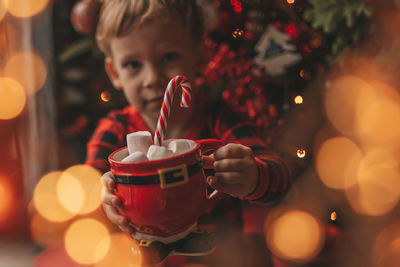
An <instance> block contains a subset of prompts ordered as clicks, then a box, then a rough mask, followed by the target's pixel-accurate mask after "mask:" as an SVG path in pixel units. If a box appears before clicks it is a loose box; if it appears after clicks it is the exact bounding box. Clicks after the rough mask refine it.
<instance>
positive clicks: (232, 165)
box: [214, 159, 245, 172]
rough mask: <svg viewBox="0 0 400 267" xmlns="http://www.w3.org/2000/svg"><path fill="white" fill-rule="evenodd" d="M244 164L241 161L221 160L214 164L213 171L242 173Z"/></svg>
mask: <svg viewBox="0 0 400 267" xmlns="http://www.w3.org/2000/svg"><path fill="white" fill-rule="evenodd" d="M244 163H245V162H244V161H243V159H222V160H218V161H215V162H214V169H215V171H217V172H243V171H245V169H244V168H245V164H244Z"/></svg>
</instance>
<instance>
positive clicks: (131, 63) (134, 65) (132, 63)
mask: <svg viewBox="0 0 400 267" xmlns="http://www.w3.org/2000/svg"><path fill="white" fill-rule="evenodd" d="M140 66H142V64H140V62H139V61H128V62H125V63H124V64H123V67H124V68H130V69H137V68H140Z"/></svg>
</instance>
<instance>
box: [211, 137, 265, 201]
mask: <svg viewBox="0 0 400 267" xmlns="http://www.w3.org/2000/svg"><path fill="white" fill-rule="evenodd" d="M212 156H213V157H214V159H215V162H214V168H215V174H214V176H209V177H207V182H208V184H209V185H210V186H211V187H213V188H214V189H216V190H218V191H221V192H224V193H227V194H230V195H232V196H234V197H244V196H247V195H249V194H250V193H251V192H253V191H254V189H255V188H256V186H257V183H258V175H259V174H258V167H257V163H256V161H255V159H254V154H253V151H252V150H251V149H250V148H248V147H247V146H244V145H240V144H227V145H225V146H223V147H221V148H219V149H217V150H216V151H215V152H214V154H213V155H212Z"/></svg>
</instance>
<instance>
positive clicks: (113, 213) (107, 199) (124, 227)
mask: <svg viewBox="0 0 400 267" xmlns="http://www.w3.org/2000/svg"><path fill="white" fill-rule="evenodd" d="M101 182H102V184H103V189H102V193H101V195H102V202H103V203H102V204H103V210H104V213H105V214H106V215H107V217H108V219H109V220H110V221H111V222H112V223H114V224H116V225H117V226H118V227H119V229H121V231H123V232H125V233H128V234H132V233H133V232H134V229H133V227H132V226H130V225H129V220H128V219H127V218H125V217H124V216H122V215H121V214H120V213H119V212H118V209H117V208H123V204H122V201H121V199H120V198H119V197H117V196H116V195H114V194H113V192H114V190H115V182H114V179H113V177H112V174H111V172H106V173H105V174H103V176H102V177H101Z"/></svg>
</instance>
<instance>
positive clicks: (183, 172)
mask: <svg viewBox="0 0 400 267" xmlns="http://www.w3.org/2000/svg"><path fill="white" fill-rule="evenodd" d="M158 175H159V176H160V186H161V188H162V189H166V188H170V187H174V186H178V185H181V184H185V183H187V182H188V180H189V174H188V170H187V166H186V164H181V165H177V166H174V167H171V168H165V169H158Z"/></svg>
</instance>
